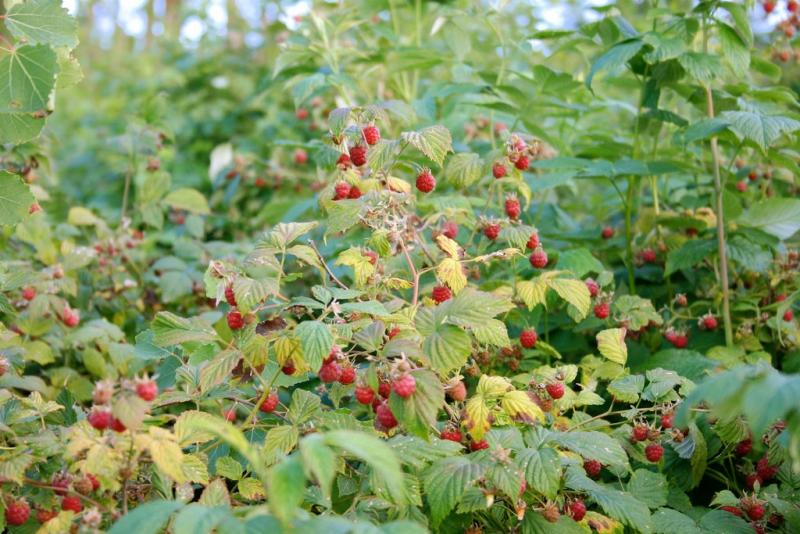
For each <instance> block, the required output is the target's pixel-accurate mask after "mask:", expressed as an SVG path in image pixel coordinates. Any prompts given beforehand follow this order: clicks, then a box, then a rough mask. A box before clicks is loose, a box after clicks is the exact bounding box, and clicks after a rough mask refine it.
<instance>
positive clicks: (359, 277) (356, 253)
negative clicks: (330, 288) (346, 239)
mask: <svg viewBox="0 0 800 534" xmlns="http://www.w3.org/2000/svg"><path fill="white" fill-rule="evenodd" d="M335 264H336V265H347V266H348V267H352V268H353V271H354V278H355V281H356V285H357V286H364V285H366V283H367V281H368V280H369V277H370V276H372V274H373V273H374V272H375V266H374V265H372V263H370V261H369V258H368V257H366V256H364V254H363V253H362V252H361V250H360V249H357V248H355V247H351V248H349V249H347V250H345V251H344V252H342V253H341V254H339V257H338V258H337V260H336V263H335Z"/></svg>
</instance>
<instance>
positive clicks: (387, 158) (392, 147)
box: [367, 139, 400, 171]
mask: <svg viewBox="0 0 800 534" xmlns="http://www.w3.org/2000/svg"><path fill="white" fill-rule="evenodd" d="M399 148H400V142H399V141H396V140H393V139H381V140H380V141H378V142H377V143H375V144H374V145H372V146H371V147H370V149H369V150H368V151H367V166H368V167H369V168H370V169H371V170H373V171H380V170H383V169H385V168H386V167H387V165H388V164H390V163H391V162H392V161H394V158H395V156H396V155H397V151H398V150H399ZM387 170H390V169H387Z"/></svg>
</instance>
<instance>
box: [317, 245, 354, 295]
mask: <svg viewBox="0 0 800 534" xmlns="http://www.w3.org/2000/svg"><path fill="white" fill-rule="evenodd" d="M308 245H309V246H310V247H311V248H312V249H314V252H315V253H316V255H317V259H318V260H319V262H320V263H321V264H322V266H323V267H324V268H325V272H326V273H328V276H330V277H331V280H333V281H334V282H336V284H337V285H338V286H339V287H341V288H342V289H347V286H346V285H344V284H343V283H342V281H341V280H339V279H338V278H336V275H335V274H333V271H331V269H330V267H328V264H327V262H326V261H325V258H323V257H322V253H320V251H319V249H318V248H317V244H316V243H314V240H313V239H309V240H308Z"/></svg>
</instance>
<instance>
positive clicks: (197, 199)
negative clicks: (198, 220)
mask: <svg viewBox="0 0 800 534" xmlns="http://www.w3.org/2000/svg"><path fill="white" fill-rule="evenodd" d="M164 203H165V204H166V205H167V206H170V207H173V208H175V209H179V210H186V211H188V212H189V213H196V214H198V215H208V214H209V213H211V210H210V209H209V208H208V201H207V200H206V197H204V196H203V194H202V193H201V192H200V191H198V190H197V189H192V188H190V187H182V188H180V189H176V190H175V191H172V192H171V193H170V194H168V195H167V196H166V197H164Z"/></svg>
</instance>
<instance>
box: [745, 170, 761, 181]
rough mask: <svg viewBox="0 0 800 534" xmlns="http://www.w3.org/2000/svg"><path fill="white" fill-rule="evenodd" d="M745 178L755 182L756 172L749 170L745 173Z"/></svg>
mask: <svg viewBox="0 0 800 534" xmlns="http://www.w3.org/2000/svg"><path fill="white" fill-rule="evenodd" d="M747 179H748V180H750V181H751V182H755V181H756V180H757V179H758V173H757V172H756V171H755V170H752V171H750V172H749V173H748V174H747Z"/></svg>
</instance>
